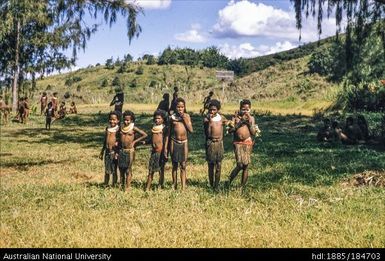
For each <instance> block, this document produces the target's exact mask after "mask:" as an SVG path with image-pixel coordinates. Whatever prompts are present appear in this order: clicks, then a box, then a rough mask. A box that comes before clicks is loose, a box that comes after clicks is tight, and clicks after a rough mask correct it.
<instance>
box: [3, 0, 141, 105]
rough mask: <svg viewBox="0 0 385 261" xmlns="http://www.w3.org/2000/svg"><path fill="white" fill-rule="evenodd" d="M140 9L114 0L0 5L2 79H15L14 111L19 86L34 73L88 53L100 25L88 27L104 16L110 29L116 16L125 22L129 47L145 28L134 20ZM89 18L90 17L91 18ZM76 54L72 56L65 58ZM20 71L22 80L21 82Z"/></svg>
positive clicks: (8, 0) (28, 0) (9, 0)
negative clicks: (68, 51)
mask: <svg viewBox="0 0 385 261" xmlns="http://www.w3.org/2000/svg"><path fill="white" fill-rule="evenodd" d="M141 11H142V9H141V8H140V7H139V6H138V5H136V4H134V3H127V2H126V1H124V0H113V1H101V0H96V1H82V0H68V1H66V0H59V1H50V0H43V1H34V0H4V1H2V2H1V5H0V16H1V17H2V19H1V23H0V53H2V55H1V57H0V78H11V77H13V83H14V85H13V88H14V89H15V90H14V91H13V107H14V108H15V107H16V101H17V97H16V96H17V90H16V89H17V86H18V84H19V81H21V80H22V79H23V78H26V77H25V76H24V75H25V74H31V75H32V78H33V79H34V77H35V74H36V73H41V74H44V73H51V72H53V71H54V70H59V71H60V70H61V69H63V68H68V67H70V66H71V65H73V64H74V62H75V59H76V56H77V51H78V50H79V49H83V50H84V49H85V47H86V43H87V41H88V40H89V39H90V37H91V35H92V34H93V33H95V32H96V31H97V29H98V25H99V24H89V22H90V21H94V20H96V19H97V18H98V15H102V16H103V17H104V21H105V23H109V25H110V26H111V25H112V24H114V23H115V22H116V21H117V14H118V13H120V14H121V15H122V16H123V17H125V18H126V19H127V20H126V25H127V36H128V39H129V42H131V39H132V38H133V37H134V36H138V35H139V33H140V32H141V28H140V26H139V25H138V23H137V21H136V17H137V15H138V13H140V12H141ZM87 14H88V16H87ZM70 48H71V49H72V56H71V57H67V56H66V55H65V54H64V51H65V50H66V49H70ZM19 71H20V78H19Z"/></svg>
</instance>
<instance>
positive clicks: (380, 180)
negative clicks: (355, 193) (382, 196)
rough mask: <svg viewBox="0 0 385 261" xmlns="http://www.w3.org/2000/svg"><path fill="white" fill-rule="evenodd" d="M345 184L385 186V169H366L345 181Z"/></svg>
mask: <svg viewBox="0 0 385 261" xmlns="http://www.w3.org/2000/svg"><path fill="white" fill-rule="evenodd" d="M343 184H344V185H345V186H354V187H360V186H375V187H382V188H385V171H364V172H361V173H357V174H355V175H354V176H353V177H351V178H349V179H348V180H347V181H345V182H344V183H343Z"/></svg>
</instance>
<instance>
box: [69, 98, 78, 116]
mask: <svg viewBox="0 0 385 261" xmlns="http://www.w3.org/2000/svg"><path fill="white" fill-rule="evenodd" d="M69 113H70V114H77V113H78V109H77V108H76V104H75V102H74V101H73V102H71V107H70V110H69Z"/></svg>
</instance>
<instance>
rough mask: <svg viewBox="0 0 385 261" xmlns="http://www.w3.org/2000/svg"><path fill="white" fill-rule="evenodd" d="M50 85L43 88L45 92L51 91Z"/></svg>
mask: <svg viewBox="0 0 385 261" xmlns="http://www.w3.org/2000/svg"><path fill="white" fill-rule="evenodd" d="M52 87H53V86H52V85H51V84H48V85H47V87H46V88H45V90H46V91H51V90H52Z"/></svg>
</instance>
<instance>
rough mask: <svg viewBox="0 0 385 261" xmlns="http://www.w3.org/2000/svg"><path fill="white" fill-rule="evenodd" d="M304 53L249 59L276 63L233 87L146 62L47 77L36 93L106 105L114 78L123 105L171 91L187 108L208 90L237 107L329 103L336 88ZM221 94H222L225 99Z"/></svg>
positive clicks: (200, 73)
mask: <svg viewBox="0 0 385 261" xmlns="http://www.w3.org/2000/svg"><path fill="white" fill-rule="evenodd" d="M316 46H318V45H315V44H314V43H313V44H311V47H312V48H311V50H315V48H316ZM317 48H319V47H317ZM307 49H309V48H307ZM307 49H306V47H304V46H302V47H301V48H297V49H294V50H289V51H286V52H281V53H279V54H275V55H274V56H272V55H269V56H264V57H256V58H253V59H248V61H249V63H251V62H250V61H252V63H253V64H258V61H260V62H261V64H262V63H266V61H267V60H268V59H273V60H274V61H275V62H272V64H273V65H271V66H269V67H267V68H265V69H262V70H259V71H257V72H253V73H251V74H248V75H245V76H242V77H236V78H235V80H234V82H231V83H222V82H220V81H218V80H216V78H215V72H216V69H213V68H206V67H202V66H195V67H191V66H185V65H146V63H145V61H138V62H131V63H129V64H128V66H127V67H126V68H124V72H121V70H119V67H118V66H115V68H113V69H107V67H106V66H104V65H99V66H89V67H88V68H84V69H79V70H77V71H75V72H70V73H65V74H59V75H54V76H50V77H47V78H45V79H43V80H39V81H38V82H37V88H38V92H42V91H47V92H48V93H49V94H50V93H53V92H55V91H57V92H58V93H59V97H64V95H65V93H68V94H69V96H70V97H71V98H70V99H75V100H77V101H78V102H82V103H91V104H95V103H106V102H108V101H109V100H110V99H111V97H112V95H113V94H114V91H115V88H116V86H115V85H116V84H114V79H115V78H119V81H120V85H121V86H122V87H123V90H124V92H125V94H126V100H127V102H144V103H157V102H159V100H160V99H161V96H162V94H163V93H165V92H169V93H171V92H172V89H173V87H174V86H178V87H179V89H180V94H181V96H182V97H184V98H185V99H187V100H188V101H189V103H199V102H201V101H202V99H203V98H204V97H205V96H206V95H207V93H208V92H209V91H210V90H213V91H214V93H215V96H216V97H217V98H219V99H221V100H223V101H226V102H238V100H239V99H240V98H249V99H252V100H258V101H277V100H287V101H291V102H302V101H305V100H328V99H329V98H330V95H332V93H334V92H333V90H335V89H336V88H337V87H336V86H335V85H333V84H332V83H330V82H328V81H327V80H326V78H324V77H320V76H319V75H317V74H309V73H308V69H307V62H308V60H309V57H310V54H309V52H304V51H303V50H307ZM296 50H297V51H296ZM277 55H278V56H280V57H285V59H286V60H280V62H279V63H276V62H277V59H276V58H274V57H278V56H277ZM301 55H302V56H301ZM269 57H270V58H269ZM273 60H271V61H273ZM274 63H275V64H274ZM257 69H258V68H256V69H254V70H257ZM115 81H116V79H115ZM118 84H119V83H118ZM222 88H224V89H225V93H224V96H223V95H222ZM68 94H67V95H68Z"/></svg>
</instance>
